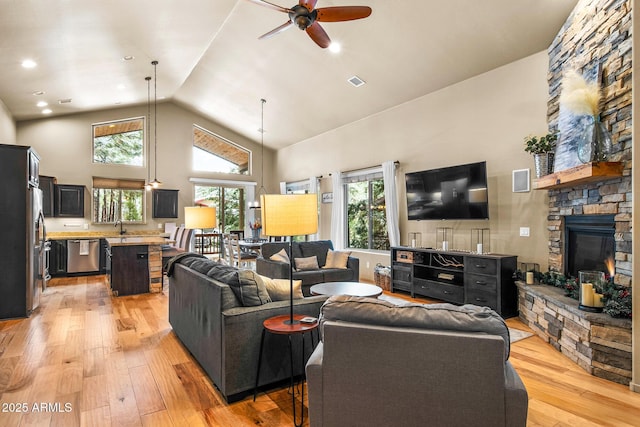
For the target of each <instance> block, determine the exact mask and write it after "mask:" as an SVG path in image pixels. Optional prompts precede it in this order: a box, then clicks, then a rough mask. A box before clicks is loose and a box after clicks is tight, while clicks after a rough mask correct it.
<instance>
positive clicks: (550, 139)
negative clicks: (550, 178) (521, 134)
mask: <svg viewBox="0 0 640 427" xmlns="http://www.w3.org/2000/svg"><path fill="white" fill-rule="evenodd" d="M557 140H558V135H556V134H555V133H548V134H546V135H544V136H536V135H529V136H527V137H525V138H524V145H525V146H524V151H526V152H527V153H531V154H533V160H534V162H535V166H536V178H541V177H543V176H545V175H548V174H550V173H552V172H553V155H554V153H555V151H556V142H557Z"/></svg>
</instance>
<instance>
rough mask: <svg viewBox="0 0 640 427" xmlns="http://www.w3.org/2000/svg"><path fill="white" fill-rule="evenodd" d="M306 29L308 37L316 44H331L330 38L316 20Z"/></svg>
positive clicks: (325, 46)
mask: <svg viewBox="0 0 640 427" xmlns="http://www.w3.org/2000/svg"><path fill="white" fill-rule="evenodd" d="M306 31H307V34H309V37H311V40H313V41H314V42H316V44H317V45H318V46H320V47H321V48H323V49H324V48H327V47H329V45H330V44H331V39H330V38H329V36H328V35H327V33H326V32H325V31H324V29H323V28H322V27H321V26H320V24H318V23H317V22H314V23H313V24H311V25H310V26H309V27H307V29H306Z"/></svg>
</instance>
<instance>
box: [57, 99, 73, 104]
mask: <svg viewBox="0 0 640 427" xmlns="http://www.w3.org/2000/svg"><path fill="white" fill-rule="evenodd" d="M58 104H71V98H66V99H58Z"/></svg>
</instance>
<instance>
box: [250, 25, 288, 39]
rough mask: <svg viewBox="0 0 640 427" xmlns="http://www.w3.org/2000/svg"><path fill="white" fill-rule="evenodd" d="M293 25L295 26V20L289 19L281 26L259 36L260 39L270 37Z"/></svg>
mask: <svg viewBox="0 0 640 427" xmlns="http://www.w3.org/2000/svg"><path fill="white" fill-rule="evenodd" d="M291 27H293V22H291V21H287V22H285V23H284V24H282V25H280V26H279V27H277V28H274V29H273V30H271V31H269V32H268V33H266V34H263V35H261V36H260V37H258V40H262V39H268V38H269V37H271V36H275V35H276V34H278V33H281V32H283V31H284V30H288V29H289V28H291Z"/></svg>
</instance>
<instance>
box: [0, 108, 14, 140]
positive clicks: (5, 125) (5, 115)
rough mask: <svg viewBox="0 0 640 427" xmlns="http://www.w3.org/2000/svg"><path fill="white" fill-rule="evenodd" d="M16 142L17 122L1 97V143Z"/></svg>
mask: <svg viewBox="0 0 640 427" xmlns="http://www.w3.org/2000/svg"><path fill="white" fill-rule="evenodd" d="M15 143H16V123H15V121H14V120H13V117H12V116H11V113H10V112H9V110H8V109H7V106H6V105H4V102H2V100H1V99H0V144H15Z"/></svg>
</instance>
